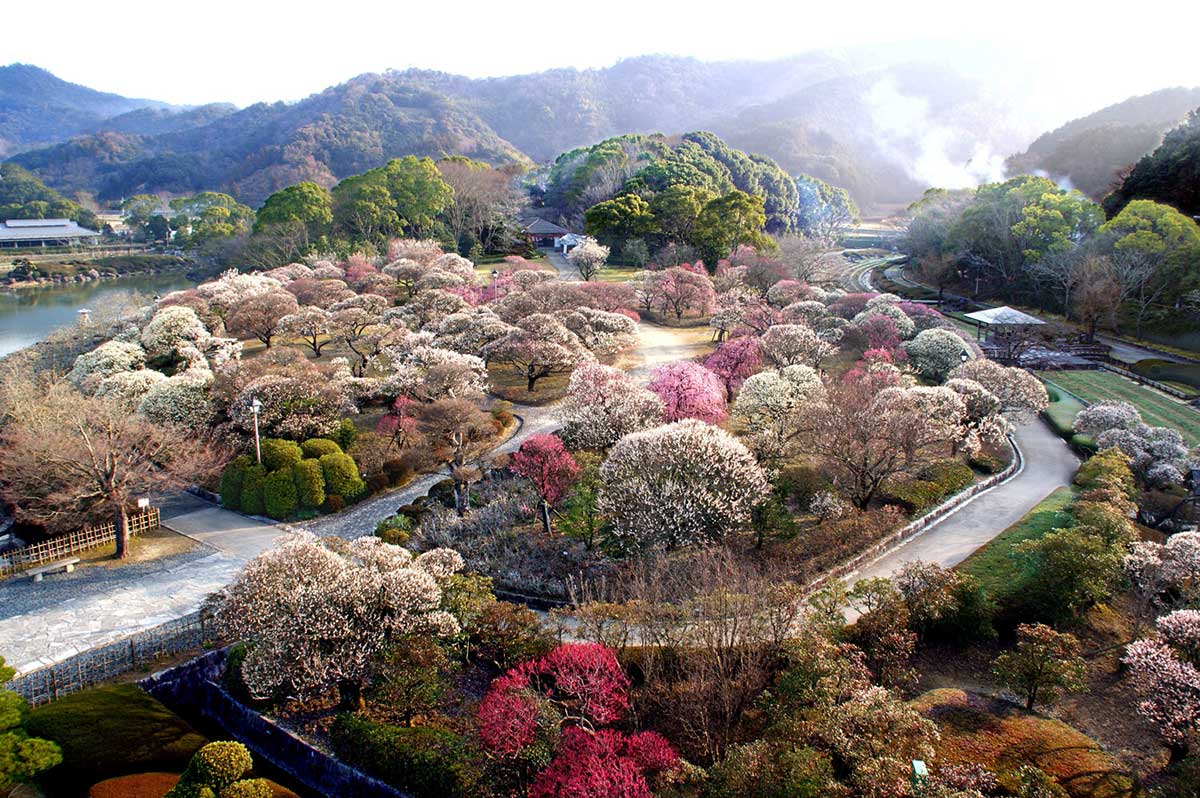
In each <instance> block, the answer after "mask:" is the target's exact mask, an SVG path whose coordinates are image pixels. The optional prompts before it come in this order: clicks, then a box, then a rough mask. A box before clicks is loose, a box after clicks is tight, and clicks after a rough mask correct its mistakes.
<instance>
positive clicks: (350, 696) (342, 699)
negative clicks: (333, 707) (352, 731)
mask: <svg viewBox="0 0 1200 798" xmlns="http://www.w3.org/2000/svg"><path fill="white" fill-rule="evenodd" d="M337 691H338V703H339V706H340V707H341V708H342V709H344V710H347V711H349V712H358V711H359V710H361V709H362V708H363V707H364V706H366V705H365V704H364V703H363V697H362V685H361V684H359V683H358V682H356V681H354V680H353V679H341V680H339V681H338V683H337Z"/></svg>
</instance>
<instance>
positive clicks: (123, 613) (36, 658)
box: [0, 505, 286, 673]
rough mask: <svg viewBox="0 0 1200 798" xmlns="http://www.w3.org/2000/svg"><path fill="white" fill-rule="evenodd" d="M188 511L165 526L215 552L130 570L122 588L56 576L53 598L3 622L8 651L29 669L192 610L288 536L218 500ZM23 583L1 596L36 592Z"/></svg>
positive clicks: (1, 646)
mask: <svg viewBox="0 0 1200 798" xmlns="http://www.w3.org/2000/svg"><path fill="white" fill-rule="evenodd" d="M181 509H183V510H185V512H182V513H180V514H178V515H173V516H164V518H163V526H166V527H168V528H169V529H173V530H175V531H176V532H179V533H181V534H184V535H187V536H189V537H192V538H194V539H196V540H197V541H199V542H201V543H202V544H203V545H204V549H203V551H206V552H207V554H205V555H203V556H201V557H199V558H194V557H193V558H184V559H182V560H180V559H177V558H170V562H167V563H159V565H161V566H163V567H160V568H159V569H157V570H154V571H152V572H149V573H147V572H145V570H144V569H140V570H139V572H138V573H137V574H136V575H135V574H133V573H131V572H125V573H123V574H122V575H123V576H125V577H126V578H123V579H121V580H119V581H118V583H117V584H115V585H114V584H113V583H112V580H107V581H104V582H101V583H99V584H96V585H91V584H90V583H89V580H88V579H87V578H86V577H87V573H88V570H87V569H84V570H79V571H76V573H75V574H72V575H71V576H76V575H79V576H81V577H84V578H83V579H81V580H79V582H78V583H74V584H73V583H72V582H71V580H70V578H69V577H65V576H48V577H46V582H43V583H42V584H43V585H48V583H50V582H51V580H62V584H57V583H56V584H55V585H54V588H55V594H54V595H55V597H54V598H53V599H51V600H50V601H48V602H46V603H45V604H43V605H42V606H40V607H37V608H35V609H31V610H29V611H27V612H22V613H19V614H15V615H12V616H10V617H8V618H5V619H3V620H0V654H2V655H3V656H4V657H5V658H7V660H8V663H9V664H10V665H12V666H13V667H14V668H16V669H17V671H18V672H19V673H25V672H27V671H30V670H33V669H35V668H39V667H42V666H43V665H49V664H52V663H54V662H58V661H59V660H63V659H66V658H67V657H70V656H72V655H74V654H77V653H79V652H81V651H85V650H87V649H89V648H94V647H96V646H101V645H104V644H105V643H111V642H112V641H114V640H118V639H120V638H122V637H125V636H127V635H130V634H133V633H135V632H138V631H141V630H143V629H149V628H151V627H154V626H158V625H160V624H163V623H166V622H167V621H170V620H173V619H175V618H180V617H183V616H185V615H188V614H190V613H192V612H195V611H196V610H197V609H199V608H200V605H201V603H202V602H203V601H204V599H205V597H207V596H208V595H209V594H210V593H212V592H214V591H217V590H220V589H221V588H222V587H224V586H225V585H227V584H228V583H229V582H230V580H232V579H233V577H234V576H235V575H236V574H237V572H238V571H239V570H240V569H241V567H242V566H243V565H244V564H245V563H246V562H247V561H249V560H250V559H251V558H253V557H254V556H256V555H257V554H259V553H260V552H262V551H264V550H266V549H267V548H269V547H270V546H271V545H273V544H274V542H275V541H276V540H277V539H278V538H279V537H280V536H281V535H283V534H286V532H285V530H284V529H283V528H281V527H278V526H274V525H271V524H263V523H258V522H256V521H253V520H251V519H249V518H246V517H245V516H242V515H238V514H237V513H231V512H229V511H227V510H222V509H220V508H219V507H213V506H211V505H205V506H202V507H201V508H200V509H196V508H195V506H194V505H192V506H185V507H183V508H181ZM122 570H124V569H122ZM135 576H136V578H129V577H135ZM23 581H24V580H22V578H21V577H17V578H16V579H15V580H8V581H6V582H4V583H0V601H4V599H5V592H6V591H9V590H12V591H14V592H15V591H24V590H28V589H29V586H28V585H26V584H22V582H23ZM92 587H94V588H96V589H90V588H92ZM71 588H75V589H73V590H72V589H71Z"/></svg>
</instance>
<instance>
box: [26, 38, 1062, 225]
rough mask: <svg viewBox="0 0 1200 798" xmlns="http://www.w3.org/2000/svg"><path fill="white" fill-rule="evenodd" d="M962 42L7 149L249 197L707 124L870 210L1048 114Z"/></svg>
mask: <svg viewBox="0 0 1200 798" xmlns="http://www.w3.org/2000/svg"><path fill="white" fill-rule="evenodd" d="M964 52H965V51H963V50H962V49H961V48H960V51H957V52H951V51H949V50H944V51H936V50H933V49H930V48H925V49H914V48H912V47H909V48H907V49H903V48H896V49H889V48H879V47H876V48H861V49H859V50H856V51H824V52H816V53H809V54H806V55H802V56H795V57H791V58H784V59H777V60H773V61H727V62H705V61H700V60H697V59H694V58H683V57H675V56H644V57H639V58H631V59H626V60H623V61H620V62H618V63H617V64H615V65H613V66H611V67H606V68H600V69H584V70H576V69H554V70H549V71H545V72H538V73H533V74H526V75H514V76H509V77H499V78H483V79H472V78H467V77H462V76H458V75H450V74H446V73H442V72H432V71H428V70H416V69H410V70H405V71H388V72H384V73H382V74H366V75H360V76H358V77H356V78H353V79H352V80H350V81H347V82H346V83H342V84H339V85H337V86H332V87H330V88H328V89H326V90H325V91H322V92H320V93H318V94H314V95H312V96H310V97H308V98H306V99H304V100H301V101H299V102H295V103H272V104H267V103H262V104H258V105H254V106H251V107H249V108H245V109H243V110H240V111H233V110H232V109H229V108H228V107H224V106H205V107H204V108H202V109H193V110H190V111H187V112H183V113H179V114H172V113H170V112H166V111H158V110H156V109H149V110H146V109H139V110H136V111H133V112H132V113H129V112H126V113H125V114H123V115H122V116H118V117H115V118H110V119H108V120H106V121H105V122H104V123H103V124H102V125H99V126H97V127H96V128H95V129H94V130H92V131H91V132H90V133H86V134H84V135H81V136H77V137H75V138H73V139H71V140H69V141H62V142H59V143H57V144H55V145H53V146H51V147H48V148H43V149H41V150H36V151H30V152H24V153H21V154H19V155H17V156H16V157H15V158H14V160H15V161H16V162H17V163H19V164H21V165H22V166H24V167H26V168H28V169H30V170H32V171H34V172H35V173H37V174H38V175H39V177H41V178H42V179H43V180H45V181H46V182H47V184H49V185H52V186H53V187H55V188H56V189H58V190H60V191H62V192H64V193H66V194H72V193H73V192H78V191H91V192H95V193H96V194H98V196H100V197H101V198H105V199H116V198H120V197H122V196H128V195H130V194H134V193H140V192H167V193H192V192H195V191H200V190H209V189H212V190H220V191H225V192H229V193H231V194H233V195H235V196H236V197H237V198H238V199H239V200H241V201H242V202H245V203H248V204H252V205H253V204H257V203H259V202H261V201H262V200H263V199H264V198H265V197H266V196H268V195H269V194H270V193H271V192H273V191H275V190H278V189H279V188H282V187H284V186H286V185H289V184H292V183H295V182H298V181H301V180H313V181H316V182H318V183H321V184H322V185H326V186H328V185H331V184H332V183H334V182H336V181H337V180H339V179H341V178H344V177H346V176H348V175H351V174H356V173H360V172H362V171H365V170H366V169H370V168H374V167H377V166H380V165H382V164H383V163H385V162H386V161H387V160H388V159H390V158H393V157H397V156H402V155H408V154H414V155H427V156H431V157H435V158H436V157H439V156H443V155H467V156H470V157H472V158H477V159H479V160H484V161H488V162H490V163H492V164H495V165H499V164H503V163H513V162H515V163H520V164H524V165H529V164H530V163H531V162H534V163H548V162H550V161H551V160H553V159H554V158H556V157H557V156H558V155H559V154H560V153H564V152H569V151H571V150H573V149H576V148H579V147H586V146H591V145H593V144H595V143H596V142H599V141H602V140H605V139H608V138H611V137H613V136H619V135H623V134H653V133H662V134H665V135H677V134H680V133H682V132H683V131H688V130H710V131H712V132H714V133H716V134H717V135H719V136H721V137H722V138H723V139H724V140H725V141H727V142H729V144H730V145H731V146H733V147H736V148H739V149H742V150H745V151H748V152H755V153H759V154H761V155H764V156H767V157H770V158H773V159H775V160H776V161H778V162H779V164H780V165H781V166H782V167H783V168H784V169H786V170H787V171H788V172H790V173H792V174H797V173H801V172H803V173H806V174H810V175H813V176H815V177H818V178H820V179H822V180H825V181H826V182H829V183H832V184H834V185H837V186H840V187H843V188H846V189H847V190H849V191H850V193H851V194H852V195H853V196H854V198H855V199H856V200H857V201H858V203H859V204H860V205H861V206H863V207H865V208H871V207H879V206H882V205H895V204H898V203H907V202H909V201H911V200H913V199H914V198H916V197H918V196H920V194H921V192H922V191H923V190H924V189H925V188H926V187H928V186H930V185H939V186H945V187H951V188H953V187H962V186H967V185H973V184H975V183H977V182H979V181H981V180H995V179H1000V178H1001V177H1002V176H1003V167H1004V163H1003V157H1002V154H1003V153H1011V152H1015V151H1018V150H1020V149H1021V148H1023V147H1025V146H1027V145H1028V143H1029V142H1030V141H1031V140H1032V139H1033V136H1034V134H1035V133H1036V131H1037V130H1039V129H1041V130H1044V129H1045V128H1046V127H1047V126H1048V125H1047V124H1046V122H1047V121H1048V120H1045V119H1039V118H1037V117H1036V115H1035V114H1033V113H1032V112H1029V113H1021V112H1018V111H1019V110H1020V106H1021V103H1022V101H1023V99H1024V95H1023V94H1022V93H1021V90H1020V89H1019V88H1014V87H1011V86H1010V87H1007V88H1002V89H998V88H996V86H995V85H993V84H994V83H995V82H994V81H990V78H989V76H990V75H996V74H1007V72H1006V71H1005V70H1003V69H1002V68H1001V67H1000V66H997V65H998V64H1000V62H999V61H996V60H994V59H993V60H991V61H988V62H987V64H985V65H983V66H980V64H973V65H972V64H969V63H968V62H969V60H970V59H969V58H968V57H967V56H966V55H964ZM1009 57H1011V54H1010V55H1009ZM989 81H990V82H989Z"/></svg>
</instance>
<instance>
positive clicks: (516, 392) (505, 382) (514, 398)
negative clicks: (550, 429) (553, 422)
mask: <svg viewBox="0 0 1200 798" xmlns="http://www.w3.org/2000/svg"><path fill="white" fill-rule="evenodd" d="M488 381H489V383H490V385H491V391H492V393H494V394H495V395H496V396H499V397H500V398H501V399H505V400H507V401H509V402H513V403H515V404H522V405H544V404H549V403H550V402H555V401H558V400H559V399H562V398H563V396H564V395H565V394H566V392H567V383H569V382H570V381H571V375H570V374H569V373H568V374H551V375H550V376H548V377H542V378H541V379H539V380H538V381H537V384H536V385H535V386H534V390H533V391H530V390H528V387H527V381H526V379H525V377H523V376H522V375H520V374H518V373H517V372H516V370H515V369H513V368H512V366H509V365H508V364H499V363H492V364H489V365H488Z"/></svg>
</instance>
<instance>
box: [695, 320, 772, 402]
mask: <svg viewBox="0 0 1200 798" xmlns="http://www.w3.org/2000/svg"><path fill="white" fill-rule="evenodd" d="M704 366H705V368H707V369H708V370H709V371H711V372H712V373H713V374H716V375H717V377H718V378H719V379H720V380H721V382H723V383H724V384H725V401H726V402H732V401H733V397H734V396H735V395H736V394H737V392H738V389H739V388H741V387H742V383H743V382H745V381H746V378H747V377H750V376H752V375H753V374H755V373H757V372H758V371H759V369H761V368H762V350H761V349H759V346H758V339H757V338H752V337H751V336H748V335H745V336H742V337H741V338H734V339H733V340H731V341H727V342H725V343H723V344H721V346H719V347H718V348H717V351H715V352H713V353H712V354H711V355H709V356H708V357H707V358H706V359H705V361H704Z"/></svg>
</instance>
